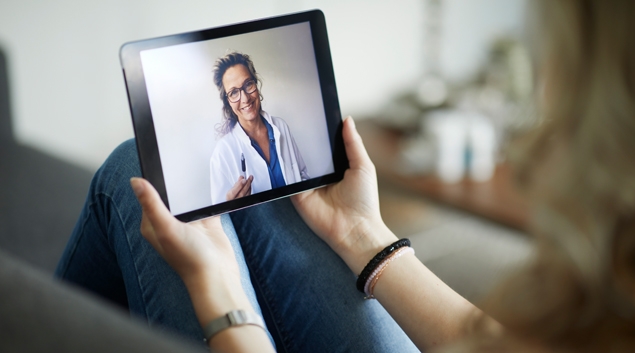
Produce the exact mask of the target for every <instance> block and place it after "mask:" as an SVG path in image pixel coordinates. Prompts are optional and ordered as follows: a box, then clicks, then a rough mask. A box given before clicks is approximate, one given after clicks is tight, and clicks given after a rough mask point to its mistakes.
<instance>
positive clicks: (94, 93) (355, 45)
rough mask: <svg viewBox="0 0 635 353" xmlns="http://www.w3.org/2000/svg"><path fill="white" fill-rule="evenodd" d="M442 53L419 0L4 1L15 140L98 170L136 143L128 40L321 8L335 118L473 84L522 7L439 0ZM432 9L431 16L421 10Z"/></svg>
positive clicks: (2, 23) (3, 37) (1, 30)
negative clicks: (421, 91) (127, 78)
mask: <svg viewBox="0 0 635 353" xmlns="http://www.w3.org/2000/svg"><path fill="white" fill-rule="evenodd" d="M440 3H442V9H441V11H437V12H436V13H434V15H435V16H439V18H436V19H435V20H436V21H438V23H439V36H438V37H439V38H438V42H439V43H438V48H427V47H426V44H431V43H430V40H427V39H426V30H427V29H428V28H427V24H426V22H425V20H426V18H427V17H426V16H428V15H429V13H427V12H426V10H430V8H429V7H430V6H429V4H428V2H426V1H424V0H392V1H382V0H322V1H308V0H245V1H241V2H232V1H219V0H183V1H170V0H152V1H149V0H125V1H124V0H111V1H81V0H57V1H37V0H26V1H25V0H3V1H2V2H0V45H2V46H3V47H4V49H5V51H6V52H7V56H8V62H9V77H10V79H11V103H12V114H13V122H14V124H13V126H14V127H13V129H14V133H15V136H16V137H17V139H18V141H19V142H21V143H25V144H28V145H31V146H36V147H37V148H40V149H43V150H46V151H48V152H49V153H52V154H54V155H56V156H59V157H61V158H63V159H64V160H67V161H70V162H73V163H75V164H78V165H81V166H84V167H87V168H91V169H95V168H97V167H98V166H99V165H100V164H101V163H102V162H103V160H104V159H105V158H106V156H108V154H109V153H110V152H111V151H112V149H113V148H114V147H116V146H117V145H118V144H119V143H120V142H121V141H123V140H124V139H127V138H130V137H132V136H133V132H132V125H131V121H130V113H129V110H128V102H127V98H126V90H125V86H124V82H123V77H122V74H121V69H120V65H119V58H118V54H119V47H120V46H121V45H122V44H123V43H124V42H127V41H132V40H138V39H144V38H149V37H156V36H163V35H169V34H174V33H179V32H186V31H193V30H198V29H204V28H209V27H216V26H221V25H225V24H231V23H234V22H241V21H247V20H252V19H257V18H261V17H267V16H275V15H279V14H284V13H290V12H296V11H302V10H308V9H314V8H318V9H321V10H322V11H323V12H324V14H325V16H326V21H327V26H328V31H329V39H330V43H331V51H332V55H333V62H334V66H335V75H336V80H337V85H338V90H339V95H340V101H341V106H342V112H343V114H345V115H349V114H350V115H353V116H355V117H362V116H368V115H373V114H376V113H377V112H378V111H379V109H380V108H381V107H383V106H384V105H385V104H387V103H388V102H389V101H390V99H392V98H394V96H396V95H397V94H400V93H402V92H403V91H404V90H407V89H410V88H412V87H414V86H415V85H416V84H417V82H418V80H419V79H420V78H421V77H422V76H423V74H424V73H426V72H428V70H430V69H431V65H436V63H430V62H429V61H430V57H431V55H430V51H431V50H433V51H435V52H436V51H438V64H439V67H438V69H439V72H440V73H442V74H443V76H444V77H445V78H447V79H448V80H450V81H452V82H457V83H462V82H465V81H468V80H471V79H473V78H474V77H475V76H476V75H477V74H478V72H479V70H480V68H481V67H483V65H484V64H485V62H486V60H487V58H488V53H489V50H490V48H491V46H492V45H493V43H494V42H495V41H496V40H498V39H500V38H502V37H509V36H513V37H519V36H520V35H521V34H522V32H523V19H524V6H525V4H524V3H525V0H469V1H466V0H443V1H440ZM428 12H430V11H428Z"/></svg>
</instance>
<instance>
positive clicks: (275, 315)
mask: <svg viewBox="0 0 635 353" xmlns="http://www.w3.org/2000/svg"><path fill="white" fill-rule="evenodd" d="M241 244H242V243H241ZM241 246H242V245H241ZM243 249H244V247H243ZM243 253H244V254H245V262H246V263H247V268H248V269H249V272H250V273H253V274H254V275H255V276H252V284H255V285H257V286H258V288H260V291H261V292H262V294H263V298H262V299H263V300H264V302H265V303H264V304H265V306H266V307H267V308H268V309H269V311H270V312H271V314H272V321H273V323H274V325H275V329H276V331H277V332H278V336H279V337H280V341H281V342H282V343H283V345H284V347H278V349H277V350H280V348H282V349H284V351H285V352H293V351H296V350H294V349H291V348H294V346H295V345H294V344H293V340H292V339H291V337H290V333H289V332H286V330H285V329H284V328H283V325H282V322H281V321H280V317H281V315H280V313H279V312H278V309H277V307H276V305H275V302H274V301H272V300H271V299H270V298H272V294H271V291H270V290H269V288H268V286H267V285H266V284H265V283H264V282H261V278H262V277H261V275H262V274H261V273H260V269H258V268H254V266H251V265H250V264H251V263H252V262H253V259H252V256H251V254H252V253H253V252H252V251H244V250H243ZM261 307H262V304H261Z"/></svg>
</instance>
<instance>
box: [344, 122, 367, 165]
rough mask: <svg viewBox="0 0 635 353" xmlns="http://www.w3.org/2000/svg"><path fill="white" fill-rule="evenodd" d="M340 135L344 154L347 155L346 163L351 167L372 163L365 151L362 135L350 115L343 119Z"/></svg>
mask: <svg viewBox="0 0 635 353" xmlns="http://www.w3.org/2000/svg"><path fill="white" fill-rule="evenodd" d="M342 137H343V138H344V146H345V148H346V156H347V157H348V163H349V165H350V167H351V169H359V168H361V167H363V166H365V165H369V164H371V165H372V162H371V160H370V157H368V152H366V148H365V147H364V142H363V141H362V137H361V136H359V133H358V132H357V128H356V127H355V122H354V121H353V118H352V117H350V116H349V117H346V119H344V127H343V130H342Z"/></svg>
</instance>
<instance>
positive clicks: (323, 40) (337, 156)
mask: <svg viewBox="0 0 635 353" xmlns="http://www.w3.org/2000/svg"><path fill="white" fill-rule="evenodd" d="M304 22H309V24H310V28H311V36H312V40H313V49H314V52H315V59H316V60H315V61H316V65H317V70H318V77H319V80H320V88H321V92H322V101H323V105H324V112H325V119H326V124H327V127H328V134H329V142H330V144H331V151H332V156H331V158H332V161H333V167H334V172H333V173H331V174H326V175H323V176H320V177H316V178H312V179H309V180H305V181H302V182H298V183H294V184H291V185H287V186H284V187H281V188H276V189H271V190H267V191H263V192H260V193H257V194H253V195H250V196H246V197H243V198H239V199H235V200H231V201H227V202H222V203H219V204H215V205H211V206H208V207H204V208H201V209H197V210H192V211H190V212H186V213H182V214H179V215H175V216H176V218H178V219H179V220H181V221H186V222H189V221H193V220H197V219H202V218H207V217H210V216H214V215H218V214H222V213H227V212H231V211H234V210H238V209H241V208H245V207H249V206H252V205H255V204H259V203H263V202H267V201H271V200H275V199H279V198H283V197H286V196H290V195H293V194H296V193H300V192H303V191H306V190H310V189H314V188H318V187H321V186H324V185H327V184H330V183H334V182H338V181H340V180H342V178H343V177H344V172H345V171H346V169H347V168H348V159H347V157H346V152H345V149H344V142H343V140H342V116H341V112H340V106H339V100H338V96H337V88H336V85H335V75H334V72H333V62H332V60H331V51H330V47H329V42H328V36H327V31H326V21H325V19H324V14H323V13H322V11H320V10H312V11H307V12H301V13H296V14H290V15H284V16H279V17H272V18H265V19H260V20H255V21H249V22H244V23H238V24H234V25H228V26H223V27H216V28H210V29H205V30H201V31H194V32H188V33H182V34H175V35H170V36H165V37H158V38H152V39H146V40H140V41H134V42H129V43H125V44H124V45H122V47H121V49H120V52H119V56H120V61H121V67H122V69H123V75H124V80H125V84H126V90H127V94H128V102H129V105H130V113H131V115H132V122H133V128H134V133H135V136H136V144H137V152H138V155H139V162H140V165H141V173H142V176H143V177H144V178H145V179H147V180H148V181H149V182H150V183H151V184H152V185H153V186H154V187H155V188H156V190H157V191H158V193H159V195H160V196H161V200H163V202H164V203H165V205H166V206H167V207H168V209H169V208H170V204H169V200H168V196H167V191H166V185H165V180H164V175H163V167H162V164H161V158H160V155H159V148H158V143H157V137H156V132H155V128H154V122H153V118H152V113H151V109H150V102H149V98H148V91H147V89H146V83H145V78H144V76H143V69H142V65H141V56H140V53H141V51H143V50H149V49H157V48H162V47H167V46H173V45H178V44H184V43H192V42H199V41H207V40H213V39H217V38H223V37H228V36H234V35H240V34H246V33H251V32H256V31H262V30H267V29H273V28H277V27H282V26H288V25H293V24H298V23H304Z"/></svg>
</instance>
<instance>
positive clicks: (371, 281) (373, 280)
mask: <svg viewBox="0 0 635 353" xmlns="http://www.w3.org/2000/svg"><path fill="white" fill-rule="evenodd" d="M414 252H415V250H414V249H413V248H411V247H404V248H400V249H398V250H397V251H395V252H394V253H392V254H390V256H388V257H387V258H385V259H384V260H383V261H382V262H381V263H380V264H379V266H377V268H376V269H375V270H374V271H373V272H372V273H371V274H370V276H368V280H366V284H365V285H364V293H365V294H366V296H365V297H364V299H373V298H375V296H374V295H373V291H374V290H375V284H377V281H378V280H379V277H380V276H381V274H382V272H384V270H385V269H386V267H387V266H388V264H390V263H391V262H392V261H394V260H396V259H398V258H400V257H401V256H403V255H404V254H406V253H412V254H414Z"/></svg>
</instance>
